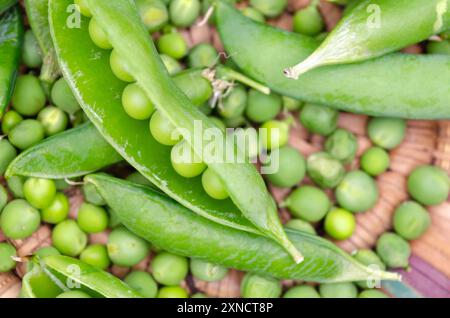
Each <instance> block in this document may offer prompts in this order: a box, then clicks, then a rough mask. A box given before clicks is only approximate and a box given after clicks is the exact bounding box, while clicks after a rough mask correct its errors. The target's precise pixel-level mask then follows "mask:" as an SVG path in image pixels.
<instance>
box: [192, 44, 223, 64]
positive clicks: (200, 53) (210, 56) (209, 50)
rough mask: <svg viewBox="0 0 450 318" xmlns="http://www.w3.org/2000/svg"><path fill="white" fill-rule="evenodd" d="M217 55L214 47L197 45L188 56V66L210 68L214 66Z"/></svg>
mask: <svg viewBox="0 0 450 318" xmlns="http://www.w3.org/2000/svg"><path fill="white" fill-rule="evenodd" d="M218 56H219V53H218V52H217V50H216V49H215V47H214V46H212V45H211V44H207V43H200V44H197V45H196V46H194V47H193V48H192V50H191V51H190V52H189V55H188V64H189V67H190V68H196V67H211V66H213V65H214V64H216V62H217V60H218Z"/></svg>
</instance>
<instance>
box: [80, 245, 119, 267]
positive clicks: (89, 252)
mask: <svg viewBox="0 0 450 318" xmlns="http://www.w3.org/2000/svg"><path fill="white" fill-rule="evenodd" d="M80 260H81V261H83V262H85V263H86V264H89V265H92V266H94V267H97V268H99V269H102V270H105V269H107V268H108V267H109V265H110V263H111V262H110V260H109V256H108V251H107V249H106V246H105V245H101V244H93V245H89V246H88V247H86V249H84V251H83V252H81V254H80Z"/></svg>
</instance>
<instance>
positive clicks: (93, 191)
mask: <svg viewBox="0 0 450 318" xmlns="http://www.w3.org/2000/svg"><path fill="white" fill-rule="evenodd" d="M83 195H84V199H85V200H86V201H87V202H88V203H91V204H94V205H106V202H105V199H103V197H102V195H101V194H100V193H99V192H98V190H97V188H96V187H95V186H94V185H93V184H91V183H86V184H83Z"/></svg>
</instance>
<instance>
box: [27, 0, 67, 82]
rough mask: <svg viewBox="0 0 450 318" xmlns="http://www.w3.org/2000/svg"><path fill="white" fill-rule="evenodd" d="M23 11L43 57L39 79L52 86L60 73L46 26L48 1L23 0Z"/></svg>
mask: <svg viewBox="0 0 450 318" xmlns="http://www.w3.org/2000/svg"><path fill="white" fill-rule="evenodd" d="M25 10H26V12H27V17H28V21H29V23H30V26H31V29H32V30H33V33H34V35H35V36H36V39H37V41H38V43H39V47H40V48H41V50H42V53H43V55H44V56H43V61H44V63H43V65H42V69H41V76H40V78H41V80H42V81H44V82H46V83H48V84H52V83H53V82H54V81H55V80H56V79H57V78H58V77H59V74H60V72H59V66H58V61H57V59H56V54H55V49H54V48H53V43H52V38H51V36H50V26H49V25H48V1H47V0H25Z"/></svg>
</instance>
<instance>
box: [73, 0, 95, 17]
mask: <svg viewBox="0 0 450 318" xmlns="http://www.w3.org/2000/svg"><path fill="white" fill-rule="evenodd" d="M75 4H76V5H77V6H78V9H79V10H80V13H81V14H82V15H84V16H85V17H92V13H91V10H89V7H88V5H87V0H75Z"/></svg>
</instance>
